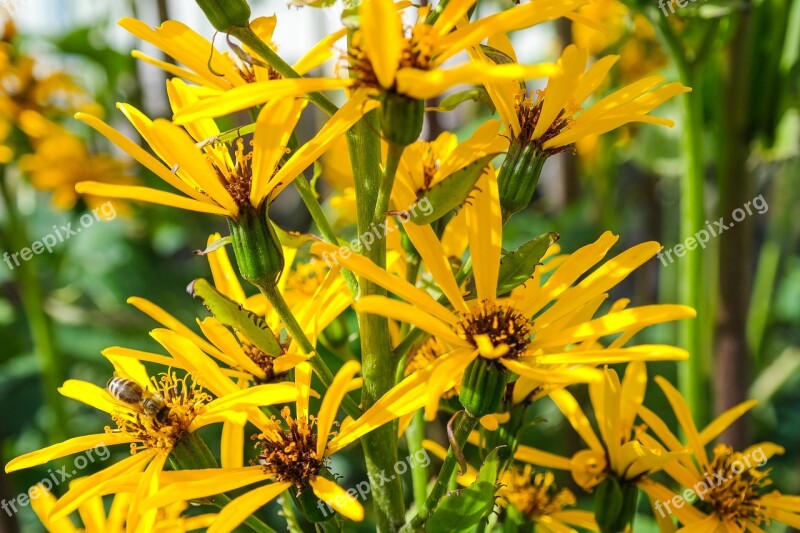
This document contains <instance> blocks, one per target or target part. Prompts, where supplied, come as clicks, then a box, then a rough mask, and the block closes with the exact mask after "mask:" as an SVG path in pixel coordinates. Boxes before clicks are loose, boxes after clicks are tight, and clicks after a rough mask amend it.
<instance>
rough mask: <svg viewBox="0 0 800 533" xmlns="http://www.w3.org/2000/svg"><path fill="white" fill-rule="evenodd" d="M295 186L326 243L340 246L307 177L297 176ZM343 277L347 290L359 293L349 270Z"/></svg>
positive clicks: (343, 271)
mask: <svg viewBox="0 0 800 533" xmlns="http://www.w3.org/2000/svg"><path fill="white" fill-rule="evenodd" d="M294 185H295V188H296V189H297V193H298V194H299V195H300V198H301V199H302V200H303V203H304V204H306V209H308V212H309V213H311V218H312V219H314V223H315V224H316V225H317V228H319V232H320V233H322V237H323V238H324V239H325V242H328V243H330V244H333V245H334V246H338V245H339V241H338V240H337V239H336V233H334V231H333V228H332V227H331V223H330V222H328V217H326V216H325V212H324V211H323V210H322V206H321V205H319V200H318V199H317V195H316V193H315V192H314V190H313V189H312V188H311V184H310V183H308V180H307V179H306V178H305V176H297V178H295V180H294ZM342 276H343V277H344V281H345V283H347V288H348V289H350V294H352V295H353V296H355V295H356V294H357V293H358V282H357V281H356V277H355V276H354V275H353V273H352V272H350V271H349V270H342Z"/></svg>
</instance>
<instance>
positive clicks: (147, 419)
mask: <svg viewBox="0 0 800 533" xmlns="http://www.w3.org/2000/svg"><path fill="white" fill-rule="evenodd" d="M108 359H109V360H110V361H111V363H112V364H113V365H114V368H115V375H117V376H118V377H121V378H125V379H130V380H133V381H134V382H136V383H138V384H139V385H140V386H142V387H145V388H147V389H151V390H150V392H151V393H152V394H154V395H158V396H159V397H160V398H161V399H162V400H163V402H164V405H165V406H166V407H167V410H166V411H165V412H164V413H163V414H162V413H161V412H159V414H158V415H153V416H151V415H148V414H145V412H144V411H143V410H142V409H141V408H139V407H138V406H137V405H135V404H126V403H123V402H121V401H119V400H117V399H115V398H114V397H113V396H112V395H111V394H109V392H108V391H107V390H106V389H104V388H101V387H98V386H97V385H94V384H92V383H88V382H85V381H80V380H75V379H71V380H67V381H66V382H65V383H64V385H63V386H62V387H61V388H60V389H59V392H60V393H61V394H62V395H63V396H66V397H68V398H72V399H74V400H78V401H80V402H83V403H85V404H86V405H89V406H91V407H94V408H95V409H98V410H100V411H103V412H105V413H108V414H109V415H110V416H111V418H112V420H113V421H114V422H115V425H116V429H111V428H110V427H106V431H105V432H103V433H97V434H92V435H84V436H81V437H75V438H72V439H69V440H66V441H64V442H61V443H59V444H54V445H52V446H49V447H47V448H43V449H41V450H38V451H34V452H31V453H27V454H25V455H22V456H20V457H17V458H15V459H12V460H11V461H10V462H9V463H8V464H7V465H6V467H5V470H6V472H15V471H17V470H21V469H23V468H30V467H32V466H37V465H41V464H44V463H47V462H48V461H52V460H54V459H58V458H60V457H64V456H67V455H71V454H74V453H78V452H83V451H86V450H90V449H92V448H96V447H99V446H110V445H114V444H128V445H129V446H130V449H131V456H130V457H128V458H127V459H123V460H122V461H119V462H118V463H116V464H113V465H111V466H108V467H106V468H104V469H103V470H101V471H100V472H98V473H96V474H93V475H91V476H89V477H87V478H86V479H85V480H83V481H81V482H80V483H76V484H75V485H74V486H73V487H72V488H71V489H70V490H69V491H68V492H67V493H66V494H65V495H64V496H63V497H62V498H61V499H60V500H59V501H58V503H57V504H56V505H55V506H54V508H53V509H52V514H51V516H50V519H51V520H58V519H59V518H60V517H63V516H66V515H68V514H69V513H71V512H72V511H74V510H75V509H77V508H78V507H79V506H80V505H81V504H83V503H84V502H86V501H88V500H90V499H92V498H94V497H95V496H98V495H102V494H108V493H110V492H132V493H133V494H134V495H133V498H132V500H131V502H130V506H131V507H130V510H129V513H128V518H127V521H128V527H129V528H130V529H131V530H135V528H136V527H137V524H141V527H143V530H147V527H148V525H152V524H153V523H154V521H155V519H156V514H157V513H156V510H155V509H152V510H151V511H148V512H141V509H140V504H141V502H142V501H143V500H144V498H146V497H147V496H149V495H151V494H153V493H155V492H156V491H157V490H158V486H159V485H158V479H159V474H160V473H161V471H162V470H163V468H164V465H165V463H166V461H167V458H168V457H169V456H170V455H171V454H172V452H173V450H174V449H175V448H176V446H178V445H179V444H180V443H181V442H182V441H183V440H184V439H188V438H191V437H190V435H191V434H192V433H193V432H194V431H195V430H197V429H199V428H202V427H203V426H206V425H208V424H212V423H215V422H219V421H223V420H227V419H231V418H237V412H235V411H236V410H242V411H244V410H247V409H250V408H252V407H253V406H255V405H270V404H275V403H285V402H288V401H292V400H294V399H295V398H296V396H297V391H296V389H295V387H294V386H293V385H292V384H279V385H275V384H270V385H260V386H258V387H252V388H250V389H246V390H239V389H238V388H237V389H235V390H231V391H230V392H231V394H229V395H226V396H224V397H221V398H217V399H212V398H211V396H210V395H209V394H208V393H207V392H205V391H204V390H203V389H202V388H201V387H199V386H198V385H197V383H195V382H194V381H193V379H192V376H191V375H186V376H184V377H178V376H177V375H176V374H175V373H174V372H171V371H169V372H166V373H162V374H160V375H159V376H158V377H156V376H154V377H150V375H148V373H147V371H146V370H145V368H144V366H143V365H142V364H141V362H139V361H138V360H136V359H134V358H127V357H108ZM123 489H124V490H123Z"/></svg>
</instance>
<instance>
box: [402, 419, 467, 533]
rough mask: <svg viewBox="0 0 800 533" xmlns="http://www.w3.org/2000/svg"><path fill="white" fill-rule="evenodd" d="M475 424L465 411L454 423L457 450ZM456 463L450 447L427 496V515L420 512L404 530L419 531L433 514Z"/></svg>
mask: <svg viewBox="0 0 800 533" xmlns="http://www.w3.org/2000/svg"><path fill="white" fill-rule="evenodd" d="M477 424H478V419H477V418H475V417H474V416H472V415H471V414H469V413H468V412H467V411H462V412H461V416H460V417H459V418H458V421H456V422H455V424H454V427H453V436H454V438H455V441H456V443H457V444H458V447H459V448H462V447H463V446H464V444H465V443H466V442H467V437H469V434H470V433H471V432H472V430H473V429H475V426H476V425H477ZM457 462H458V461H457V459H456V454H455V452H454V451H453V447H452V446H450V448H448V450H447V456H445V458H444V462H443V463H442V468H441V470H439V476H438V477H437V478H436V483H435V484H434V485H433V488H432V489H431V493H430V494H429V495H428V501H427V503H426V508H427V510H428V512H427V514H424V513H423V512H422V511H420V512H419V514H417V516H415V517H414V518H413V519H412V520H411V522H410V523H409V524H408V526H406V528H404V530H409V531H417V530H419V529H420V528H421V527H422V525H423V524H424V523H425V520H427V518H428V516H430V514H431V513H433V511H434V510H435V509H436V506H437V505H439V500H441V499H442V496H444V494H445V492H447V485H448V483H449V482H450V478H451V477H452V475H453V472H454V471H455V469H456V464H457Z"/></svg>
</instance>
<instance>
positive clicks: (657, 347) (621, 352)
mask: <svg viewBox="0 0 800 533" xmlns="http://www.w3.org/2000/svg"><path fill="white" fill-rule="evenodd" d="M688 358H689V353H688V352H687V351H686V350H684V349H683V348H676V347H675V346H670V345H668V344H641V345H639V346H631V347H630V348H620V349H616V350H611V349H606V350H572V351H569V352H562V353H552V354H544V355H536V356H532V357H530V358H528V357H521V358H520V359H519V361H520V362H523V363H524V362H526V361H528V360H530V361H532V362H534V363H536V364H540V365H544V364H552V365H563V364H584V365H602V364H607V365H612V364H616V363H627V362H629V361H671V360H683V359H688Z"/></svg>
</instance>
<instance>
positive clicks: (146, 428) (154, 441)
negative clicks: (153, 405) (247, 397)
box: [106, 373, 211, 454]
mask: <svg viewBox="0 0 800 533" xmlns="http://www.w3.org/2000/svg"><path fill="white" fill-rule="evenodd" d="M190 379H191V378H190V376H185V377H182V378H178V377H177V376H176V375H175V374H174V373H169V374H167V373H163V374H160V376H159V379H158V380H156V378H155V377H153V378H151V383H152V385H153V387H154V389H155V392H154V394H153V396H154V397H156V396H157V397H160V398H161V399H163V402H164V405H165V406H166V410H164V411H163V412H160V413H159V415H158V416H153V415H148V414H146V413H144V412H141V411H139V410H136V409H133V408H130V409H128V408H120V409H119V410H116V411H115V412H114V413H112V415H111V418H112V419H113V420H114V422H116V424H117V430H112V429H111V428H110V427H108V426H107V427H106V432H107V433H110V432H112V431H120V432H122V433H125V434H127V435H129V436H131V437H133V438H135V439H136V440H138V441H141V443H142V445H139V444H136V443H134V444H131V453H134V454H135V453H136V452H137V451H139V450H140V449H147V448H161V449H167V450H169V449H171V448H173V447H174V446H175V445H176V444H177V443H178V440H180V438H181V436H182V435H183V434H184V432H185V431H186V430H187V429H188V428H189V425H190V424H191V423H192V421H193V420H194V419H195V417H196V416H197V415H198V414H200V413H202V411H203V409H204V407H205V405H206V404H207V403H208V402H209V401H211V396H210V395H209V394H208V393H206V392H204V391H203V390H202V388H201V387H200V386H199V385H198V384H197V383H194V382H193V381H190Z"/></svg>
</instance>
